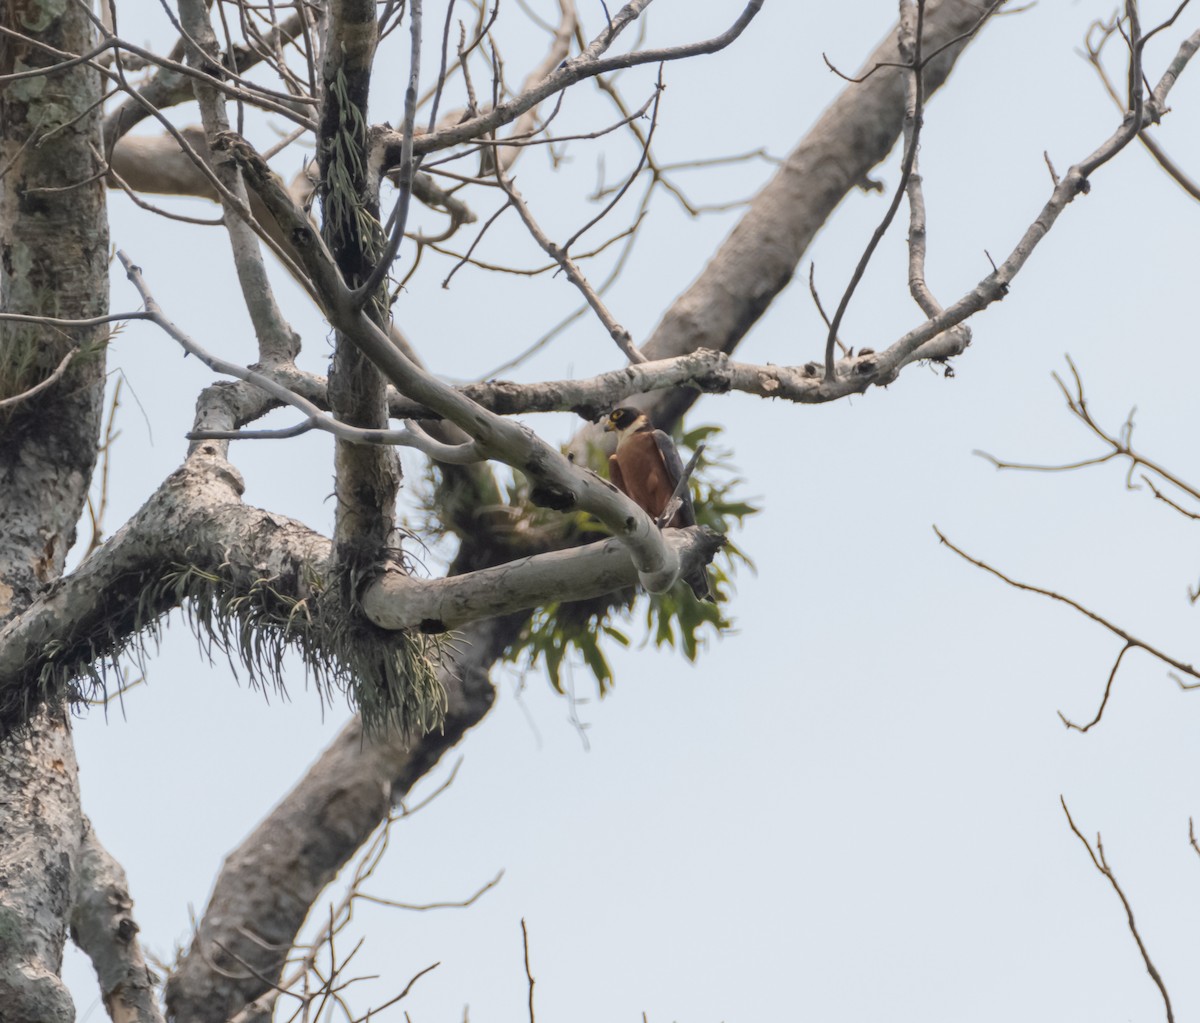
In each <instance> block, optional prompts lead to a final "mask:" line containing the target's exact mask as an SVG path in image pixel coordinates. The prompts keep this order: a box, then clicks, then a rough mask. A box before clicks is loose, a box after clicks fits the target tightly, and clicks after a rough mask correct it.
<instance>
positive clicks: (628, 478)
mask: <svg viewBox="0 0 1200 1023" xmlns="http://www.w3.org/2000/svg"><path fill="white" fill-rule="evenodd" d="M604 432H605V433H615V434H616V435H617V450H616V451H615V452H614V453H613V454H611V455H609V457H608V474H609V477H610V478H611V479H612V481H613V483H614V484H615V485H616V487H617V489H618V490H620V491H621V492H622V493H625V494H628V495H629V497H631V498H632V499H633V501H634V503H635V504H637V505H638V506H639V507H640V508H641V509H642V510H643V511H644V512H646V514H647V515H649V516H650V517H651V518H652V519H657V518H658V517H659V516H660V515H661V514H662V513H663V509H664V508H666V506H667V502H668V501H669V500H670V499H671V495H672V494H674V493H675V487H676V485H677V484H678V483H679V478H680V477H681V476H682V475H683V462H682V460H681V459H680V457H679V452H678V451H676V450H675V444H674V442H673V441H672V440H671V438H670V437H668V436H667V435H666V434H665V433H663V431H662V430H656V429H655V428H654V424H653V423H651V422H650V420H649V419H648V418H647V417H646V413H644V412H641V411H639V410H638V409H635V408H630V407H629V406H623V407H621V408H619V409H615V410H614V411H613V412H612V413H611V414H610V415H609V417H608V419H606V420H605V422H604ZM679 497H680V499H681V500H682V502H683V503H682V504H681V505H680V506H679V510H678V511H677V512H675V514H674V515H673V516H672V518H671V521H670V522H668V523H667V526H670V527H673V528H679V527H682V526H694V525H695V524H696V509H695V508H693V507H692V495H691V492H690V490H689V489H688V487H687V486H686V485H685V486H684V488H683V491H682V492H681V493H680V495H679ZM687 584H688V585H689V586H690V587H691V588H692V592H693V593H695V594H696V596H697V597H698V598H699V599H701V600H712V596H711V594H710V592H709V586H708V574H707V573H706V572H704V571H703V570H701V571H700V572H699V573H697V574H696V576H694V577H693V578H690V579H688V580H687Z"/></svg>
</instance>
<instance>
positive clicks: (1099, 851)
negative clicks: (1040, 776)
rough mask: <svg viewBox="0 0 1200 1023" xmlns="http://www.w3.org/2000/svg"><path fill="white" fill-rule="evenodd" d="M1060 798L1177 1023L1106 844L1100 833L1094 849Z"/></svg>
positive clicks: (1170, 1018)
mask: <svg viewBox="0 0 1200 1023" xmlns="http://www.w3.org/2000/svg"><path fill="white" fill-rule="evenodd" d="M1058 800H1059V802H1060V803H1062V808H1063V813H1065V814H1066V815H1067V823H1068V824H1070V825H1071V830H1072V831H1073V832H1074V833H1075V837H1076V838H1078V839H1079V841H1081V842H1082V843H1083V847H1084V848H1085V849H1086V850H1087V851H1088V856H1090V857H1091V859H1092V865H1093V866H1095V868H1096V869H1097V870H1098V871H1099V872H1100V873H1101V874H1103V875H1104V876H1105V877H1106V878H1107V879H1108V883H1109V884H1110V885H1112V889H1113V891H1114V892H1116V893H1117V898H1119V899H1120V900H1121V905H1122V906H1124V907H1125V917H1126V919H1127V920H1128V922H1129V932H1130V933H1131V934H1132V935H1133V940H1134V941H1135V942H1137V947H1138V951H1139V952H1141V954H1142V962H1143V963H1145V964H1146V972H1147V973H1149V974H1150V979H1151V980H1153V981H1154V983H1155V986H1157V988H1158V990H1159V993H1160V994H1161V995H1162V1000H1163V1005H1164V1006H1165V1007H1166V1010H1167V1023H1175V1014H1174V1013H1173V1012H1172V1011H1171V996H1170V995H1168V994H1167V986H1166V984H1164V983H1163V979H1162V977H1161V976H1160V975H1159V972H1158V970H1156V969H1155V967H1154V963H1153V962H1152V961H1151V959H1150V953H1149V952H1147V951H1146V946H1145V945H1144V944H1143V943H1142V936H1141V935H1140V934H1139V933H1138V929H1137V923H1136V922H1135V921H1134V919H1133V907H1132V906H1130V904H1129V900H1128V899H1127V898H1126V897H1125V893H1124V892H1123V891H1122V890H1121V886H1120V885H1119V884H1118V883H1117V878H1116V875H1115V874H1114V873H1113V871H1112V868H1111V867H1110V866H1109V865H1108V861H1107V860H1106V859H1105V858H1104V846H1103V844H1102V843H1101V841H1100V835H1099V834H1097V835H1096V848H1095V850H1094V851H1093V849H1092V846H1091V843H1090V842H1088V840H1087V839H1086V838H1084V837H1083V834H1082V832H1080V830H1079V828H1077V827H1076V826H1075V821H1074V820H1072V819H1071V811H1070V810H1068V809H1067V801H1066V800H1065V799H1064V798H1063V797H1062V796H1059V797H1058Z"/></svg>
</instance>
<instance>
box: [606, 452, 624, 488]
mask: <svg viewBox="0 0 1200 1023" xmlns="http://www.w3.org/2000/svg"><path fill="white" fill-rule="evenodd" d="M608 478H609V479H610V480H612V485H613V486H614V487H616V488H617V489H618V490H619V491H621V493H622V494H628V493H629V490H628V489H627V488H626V486H625V477H624V476H622V475H621V463H620V462H618V461H617V456H616V455H609V456H608Z"/></svg>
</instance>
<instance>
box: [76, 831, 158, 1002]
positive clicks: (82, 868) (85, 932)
mask: <svg viewBox="0 0 1200 1023" xmlns="http://www.w3.org/2000/svg"><path fill="white" fill-rule="evenodd" d="M137 935H138V925H137V922H136V921H135V920H134V918H133V899H132V898H131V897H130V895H129V885H128V882H127V881H126V879H125V871H124V870H122V869H121V865H120V864H119V863H118V862H117V861H116V860H115V859H113V857H112V855H111V854H110V853H109V851H108V850H107V849H105V848H104V846H103V845H101V844H100V840H99V839H98V838H97V837H96V832H95V829H94V828H93V827H92V823H91V821H89V820H87V819H86V818H85V819H84V821H83V842H82V846H81V849H80V858H79V868H78V893H77V895H76V898H75V906H74V909H73V910H72V912H71V937H72V938H73V939H74V941H75V944H77V945H78V946H79V947H80V948H81V949H82V950H83V951H84V952H86V953H87V956H88V958H89V959H91V961H92V966H93V967H94V968H95V970H96V977H97V978H98V979H99V981H100V995H101V998H102V999H103V1001H104V1007H105V1009H106V1010H107V1011H108V1015H109V1018H110V1019H111V1020H113V1021H114V1023H162V1019H163V1015H162V1011H161V1010H160V1009H159V1006H158V982H157V978H156V977H155V976H154V974H153V972H152V971H151V970H150V969H149V968H148V967H147V966H146V960H145V958H144V956H143V955H142V948H141V945H140V943H139V942H138V940H137Z"/></svg>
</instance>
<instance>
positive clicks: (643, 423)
mask: <svg viewBox="0 0 1200 1023" xmlns="http://www.w3.org/2000/svg"><path fill="white" fill-rule="evenodd" d="M649 427H650V420H649V419H647V418H646V413H645V412H643V411H642V410H641V409H636V408H633V407H631V406H629V405H622V406H621V407H620V408H617V409H613V410H612V412H610V413H609V415H608V418H607V419H606V420H604V432H605V433H615V434H616V435H617V443H618V444H619V443H620V442H621V441H623V440H624V439H625V438H626V437H628V436H629V435H630V434H631V433H637V432H638V430H646V429H649Z"/></svg>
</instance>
